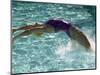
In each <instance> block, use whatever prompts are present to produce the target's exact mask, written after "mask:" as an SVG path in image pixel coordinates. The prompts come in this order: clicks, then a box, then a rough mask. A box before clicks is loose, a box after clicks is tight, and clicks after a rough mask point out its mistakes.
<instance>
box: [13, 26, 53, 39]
mask: <svg viewBox="0 0 100 75" xmlns="http://www.w3.org/2000/svg"><path fill="white" fill-rule="evenodd" d="M52 32H54V28H52V27H51V26H47V25H37V26H35V27H33V28H32V29H30V30H25V31H24V32H22V33H20V34H19V35H17V36H15V37H14V39H15V38H17V37H20V36H28V35H30V34H34V35H35V36H38V37H39V36H41V35H42V34H43V33H52Z"/></svg>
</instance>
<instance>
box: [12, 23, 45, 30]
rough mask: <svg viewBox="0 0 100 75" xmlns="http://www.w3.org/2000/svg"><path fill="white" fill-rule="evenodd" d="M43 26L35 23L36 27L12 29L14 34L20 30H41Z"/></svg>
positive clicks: (28, 26)
mask: <svg viewBox="0 0 100 75" xmlns="http://www.w3.org/2000/svg"><path fill="white" fill-rule="evenodd" d="M42 26H43V25H40V24H38V23H35V24H34V25H27V26H22V27H19V28H15V29H14V28H13V29H12V32H16V31H19V30H31V29H35V28H40V27H42Z"/></svg>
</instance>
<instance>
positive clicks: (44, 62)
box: [12, 1, 96, 73]
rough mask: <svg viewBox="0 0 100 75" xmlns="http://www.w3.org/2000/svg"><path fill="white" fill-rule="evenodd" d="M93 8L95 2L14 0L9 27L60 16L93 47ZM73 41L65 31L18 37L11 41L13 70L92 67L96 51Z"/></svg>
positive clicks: (19, 71) (46, 70)
mask: <svg viewBox="0 0 100 75" xmlns="http://www.w3.org/2000/svg"><path fill="white" fill-rule="evenodd" d="M95 12H96V7H95V6H83V5H69V4H54V3H39V2H19V1H13V2H12V28H13V27H20V26H24V25H31V24H34V23H36V22H38V23H44V22H46V21H47V20H49V19H52V18H59V19H63V20H66V21H69V22H72V23H73V24H74V25H75V26H77V27H79V28H80V30H81V31H83V32H84V33H85V35H86V36H87V37H88V39H89V40H90V42H91V44H92V45H93V46H94V49H95V42H96V41H95V39H96V38H95V36H96V20H95V19H96V17H95V16H96V15H95ZM19 33H21V31H18V32H16V33H12V37H14V36H16V35H18V34H19ZM72 42H73V41H71V39H70V38H69V37H68V35H66V33H64V32H58V33H44V34H43V35H42V36H41V37H36V36H34V35H29V36H21V37H18V38H17V39H15V40H13V41H12V73H34V72H51V71H68V70H83V69H95V68H96V63H95V61H96V60H95V58H96V55H95V53H93V52H87V51H86V49H84V48H83V47H81V46H80V45H79V44H76V43H74V46H72V45H73V43H72ZM75 44H76V46H75Z"/></svg>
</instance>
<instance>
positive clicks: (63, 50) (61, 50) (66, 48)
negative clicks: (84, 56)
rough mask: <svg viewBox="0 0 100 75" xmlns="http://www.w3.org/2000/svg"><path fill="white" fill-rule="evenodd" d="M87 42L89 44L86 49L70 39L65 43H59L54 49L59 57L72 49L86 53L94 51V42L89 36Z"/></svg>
mask: <svg viewBox="0 0 100 75" xmlns="http://www.w3.org/2000/svg"><path fill="white" fill-rule="evenodd" d="M88 39H89V42H90V44H91V46H90V48H89V49H87V48H85V47H84V46H82V45H80V44H79V43H78V42H77V41H75V40H72V39H70V40H69V41H68V43H67V45H64V44H61V43H60V44H59V45H60V46H59V47H58V48H57V50H56V52H55V53H56V54H57V55H59V56H60V58H63V57H64V56H65V54H66V53H68V52H72V51H78V50H79V51H78V52H80V51H81V52H87V53H93V54H94V53H95V42H94V41H93V40H92V39H91V38H89V37H88Z"/></svg>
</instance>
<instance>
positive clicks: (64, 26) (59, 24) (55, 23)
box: [45, 19, 72, 36]
mask: <svg viewBox="0 0 100 75" xmlns="http://www.w3.org/2000/svg"><path fill="white" fill-rule="evenodd" d="M45 24H46V25H50V26H52V27H53V28H54V29H55V32H58V31H60V30H63V31H65V32H66V33H67V34H68V35H69V28H70V27H71V26H72V25H71V23H68V22H66V21H62V20H54V19H52V20H48V21H47V22H46V23H45ZM69 36H70V35H69Z"/></svg>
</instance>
